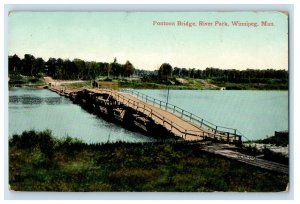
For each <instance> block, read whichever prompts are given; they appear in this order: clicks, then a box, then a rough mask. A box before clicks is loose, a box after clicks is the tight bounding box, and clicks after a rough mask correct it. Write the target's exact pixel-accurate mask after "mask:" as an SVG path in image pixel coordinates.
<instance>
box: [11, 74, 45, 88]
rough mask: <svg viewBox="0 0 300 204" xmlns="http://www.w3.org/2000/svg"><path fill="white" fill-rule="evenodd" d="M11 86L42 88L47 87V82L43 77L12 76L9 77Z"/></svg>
mask: <svg viewBox="0 0 300 204" xmlns="http://www.w3.org/2000/svg"><path fill="white" fill-rule="evenodd" d="M9 85H10V86H20V85H23V86H42V85H46V83H45V81H44V80H43V78H42V77H41V76H37V77H35V76H23V75H10V76H9Z"/></svg>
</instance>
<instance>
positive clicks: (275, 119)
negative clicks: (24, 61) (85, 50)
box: [9, 87, 288, 143]
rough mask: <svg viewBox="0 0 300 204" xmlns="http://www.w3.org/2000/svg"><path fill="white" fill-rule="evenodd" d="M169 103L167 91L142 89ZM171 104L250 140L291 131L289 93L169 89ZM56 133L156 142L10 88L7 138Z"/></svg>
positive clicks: (44, 95)
mask: <svg viewBox="0 0 300 204" xmlns="http://www.w3.org/2000/svg"><path fill="white" fill-rule="evenodd" d="M139 92H142V93H144V94H147V95H149V96H152V97H155V98H157V99H160V100H163V101H166V99H167V91H166V90H139ZM168 100H169V103H171V104H174V105H177V106H179V107H181V108H183V109H185V110H187V111H190V112H192V113H194V114H195V115H198V116H200V117H202V118H204V119H206V120H208V121H210V122H212V123H214V124H216V125H219V126H226V127H231V128H236V129H238V130H239V131H240V132H242V133H243V134H244V135H245V136H247V137H248V138H249V139H261V138H265V137H266V136H267V135H268V136H270V135H273V134H274V131H282V130H288V92H287V91H211V90H207V91H200V90H197V91H193V90H192V91H191V90H170V92H169V99H168ZM31 129H35V130H45V129H50V130H52V132H53V134H54V135H55V136H57V137H65V136H71V137H76V138H79V139H81V140H83V141H84V142H87V143H97V142H115V141H128V142H148V141H153V139H152V138H149V137H146V136H144V135H142V134H140V133H137V132H131V131H128V130H126V129H123V128H122V127H121V126H119V125H117V124H114V123H109V122H106V121H105V120H103V119H101V118H98V117H97V116H95V115H93V114H90V113H88V112H86V111H85V110H83V109H82V108H81V107H80V106H79V105H76V104H73V103H72V102H71V101H70V100H69V99H68V98H65V97H62V96H59V95H58V94H56V93H53V92H51V91H49V90H45V89H33V88H24V87H22V88H19V87H14V88H10V90H9V135H10V136H12V135H13V134H20V133H22V132H23V131H24V130H31Z"/></svg>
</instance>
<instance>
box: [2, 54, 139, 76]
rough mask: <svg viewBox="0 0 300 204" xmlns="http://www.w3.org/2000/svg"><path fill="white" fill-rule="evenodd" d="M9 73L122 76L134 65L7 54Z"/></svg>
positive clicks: (129, 73)
mask: <svg viewBox="0 0 300 204" xmlns="http://www.w3.org/2000/svg"><path fill="white" fill-rule="evenodd" d="M8 60H9V74H10V75H13V74H22V75H26V76H38V75H40V74H47V75H49V76H51V77H53V78H55V79H83V80H91V79H96V78H97V77H98V76H109V75H112V76H117V77H119V76H123V77H129V76H131V75H132V74H133V73H134V70H135V68H134V66H133V65H132V64H131V63H130V62H129V61H126V63H125V64H119V63H117V60H116V59H115V60H114V62H113V63H110V64H109V63H106V62H104V63H103V62H95V61H84V60H81V59H77V58H75V59H74V60H73V61H70V60H69V59H65V60H64V59H61V58H58V59H56V58H53V57H51V58H49V59H48V61H46V62H45V61H44V60H43V59H42V58H35V57H34V56H33V55H30V54H25V55H24V58H23V59H20V58H19V57H18V56H17V55H13V56H9V58H8Z"/></svg>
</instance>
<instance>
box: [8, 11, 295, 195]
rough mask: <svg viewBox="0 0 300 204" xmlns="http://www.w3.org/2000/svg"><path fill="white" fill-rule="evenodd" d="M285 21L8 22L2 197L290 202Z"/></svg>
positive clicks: (128, 16)
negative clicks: (275, 197) (199, 195)
mask: <svg viewBox="0 0 300 204" xmlns="http://www.w3.org/2000/svg"><path fill="white" fill-rule="evenodd" d="M288 22H289V14H288V12H279V11H266V12H262V11H235V12H211V11H210V12H96V11H94V12H71V11H66V12H62V11H60V12H54V11H52V12H30V11H11V12H10V13H9V17H8V52H9V53H8V77H9V81H8V83H9V90H8V92H9V107H8V113H9V127H8V129H9V131H8V132H9V136H8V137H9V141H8V142H9V144H8V146H9V152H8V157H9V188H10V190H11V191H22V192H49V191H50V192H216V191H217V192H282V191H286V192H288V191H289V183H290V181H289V112H288V104H289V62H288V57H289V56H288V54H289V47H288V40H289V30H288Z"/></svg>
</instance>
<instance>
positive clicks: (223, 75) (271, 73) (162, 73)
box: [153, 63, 288, 83]
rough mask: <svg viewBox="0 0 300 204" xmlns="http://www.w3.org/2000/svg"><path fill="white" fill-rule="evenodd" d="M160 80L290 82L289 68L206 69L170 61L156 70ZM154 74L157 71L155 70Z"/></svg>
mask: <svg viewBox="0 0 300 204" xmlns="http://www.w3.org/2000/svg"><path fill="white" fill-rule="evenodd" d="M156 73H157V75H158V78H159V79H160V80H169V79H171V78H174V77H183V78H185V77H186V78H197V79H212V80H214V81H218V82H236V83H266V82H268V80H270V79H277V80H280V81H281V82H283V83H286V82H288V71H287V70H283V69H282V70H275V69H265V70H259V69H246V70H236V69H219V68H213V67H208V68H206V69H205V70H200V69H195V68H193V69H187V68H179V67H174V68H173V67H172V66H171V65H170V64H168V63H163V64H162V65H161V66H160V68H159V69H158V71H157V72H156ZM153 75H155V73H154V72H153Z"/></svg>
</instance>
